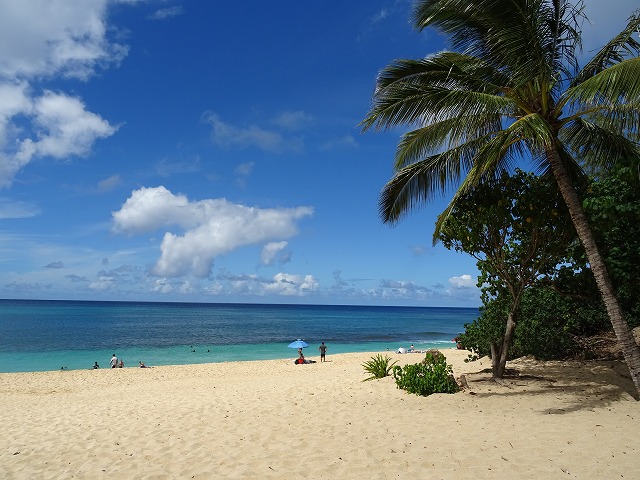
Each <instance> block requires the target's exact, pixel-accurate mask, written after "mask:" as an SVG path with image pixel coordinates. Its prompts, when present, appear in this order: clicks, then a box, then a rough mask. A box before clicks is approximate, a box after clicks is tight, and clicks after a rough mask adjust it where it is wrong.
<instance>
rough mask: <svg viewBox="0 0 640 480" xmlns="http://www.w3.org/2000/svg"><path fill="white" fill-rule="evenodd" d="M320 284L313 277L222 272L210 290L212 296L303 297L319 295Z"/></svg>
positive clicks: (289, 274) (281, 273)
mask: <svg viewBox="0 0 640 480" xmlns="http://www.w3.org/2000/svg"><path fill="white" fill-rule="evenodd" d="M319 289H320V284H319V282H318V281H317V280H316V279H315V277H314V276H313V275H296V274H291V273H284V272H280V273H277V274H276V275H274V276H273V277H271V278H265V277H260V276H259V275H255V274H251V275H238V274H231V273H229V272H222V273H220V274H219V275H217V276H216V282H215V283H214V284H213V285H211V287H210V288H209V294H211V295H238V294H239V295H244V296H249V295H251V296H258V297H261V296H266V295H275V296H283V297H303V296H309V295H313V294H315V293H317V292H318V291H319Z"/></svg>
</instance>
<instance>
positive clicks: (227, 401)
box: [0, 350, 640, 479]
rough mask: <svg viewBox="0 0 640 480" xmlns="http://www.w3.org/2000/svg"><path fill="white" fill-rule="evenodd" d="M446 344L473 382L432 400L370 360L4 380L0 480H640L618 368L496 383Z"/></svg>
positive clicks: (585, 366)
mask: <svg viewBox="0 0 640 480" xmlns="http://www.w3.org/2000/svg"><path fill="white" fill-rule="evenodd" d="M445 352H446V354H447V359H448V361H449V362H450V363H451V364H452V365H453V366H454V370H455V373H456V376H458V375H460V374H462V373H468V375H467V379H468V382H469V388H468V389H465V391H463V392H461V393H458V394H454V395H445V394H438V395H432V396H430V397H418V396H415V395H410V394H407V393H406V392H404V391H402V390H398V389H397V388H396V386H395V383H394V381H393V379H392V378H385V379H382V380H374V381H370V382H362V379H364V378H365V377H366V374H365V372H364V369H363V368H362V366H361V365H362V363H363V362H364V361H366V360H368V359H370V358H371V356H372V354H342V355H328V357H327V359H328V360H329V361H328V362H326V363H319V362H318V363H314V364H311V365H294V364H293V363H292V360H273V361H259V362H237V363H221V364H205V365H188V366H175V367H155V368H150V369H140V368H125V369H114V370H111V369H101V370H95V371H93V370H86V371H60V372H40V373H15V374H0V398H1V399H2V409H1V410H0V425H1V427H0V428H1V432H2V438H3V440H4V441H3V442H2V448H1V449H0V478H3V479H60V478H79V479H94V478H117V479H129V478H131V479H133V478H139V479H174V478H194V479H210V478H274V479H289V478H313V479H318V478H325V479H336V478H341V479H345V478H367V479H369V478H370V479H387V478H401V477H413V478H428V479H485V478H486V479H489V478H491V479H514V478H518V479H534V478H535V479H556V478H557V479H570V478H579V479H588V478H606V479H614V478H625V479H633V478H640V451H639V450H640V447H639V446H638V442H637V439H638V432H639V431H640V403H639V402H637V401H635V400H634V399H633V398H632V396H631V394H632V393H633V391H634V390H633V385H632V383H631V381H630V380H629V379H628V378H625V376H624V375H625V373H626V372H625V371H624V368H622V366H621V365H619V364H616V363H614V362H605V363H597V362H593V363H591V362H588V363H572V362H546V363H542V362H536V361H533V360H527V359H521V360H518V361H515V362H511V363H510V364H509V366H510V367H511V368H516V369H518V370H519V371H520V377H519V378H518V379H516V380H508V381H507V382H506V383H505V385H497V384H495V383H492V382H490V381H488V375H487V374H482V373H473V372H478V371H480V370H482V369H484V368H486V367H488V363H487V360H486V359H485V360H483V361H482V362H474V363H464V361H463V360H464V358H465V357H466V352H463V351H456V350H450V351H445ZM390 355H391V356H393V357H394V359H397V360H398V361H399V363H400V364H404V363H408V362H417V361H419V360H420V359H421V358H422V356H421V355H418V354H405V355H397V354H393V353H391V354H390ZM316 360H317V359H316Z"/></svg>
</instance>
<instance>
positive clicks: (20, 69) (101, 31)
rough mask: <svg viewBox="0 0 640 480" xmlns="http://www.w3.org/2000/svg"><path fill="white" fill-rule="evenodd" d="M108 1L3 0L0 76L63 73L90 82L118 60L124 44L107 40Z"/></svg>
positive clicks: (122, 53) (121, 55)
mask: <svg viewBox="0 0 640 480" xmlns="http://www.w3.org/2000/svg"><path fill="white" fill-rule="evenodd" d="M108 4H109V1H108V0H93V1H91V2H88V1H86V0H48V1H46V2H43V1H38V2H33V1H29V2H16V1H15V0H0V11H2V15H0V58H1V59H2V61H0V77H4V78H23V79H24V78H32V77H42V76H52V75H57V74H61V75H64V76H68V77H75V78H80V79H87V78H88V77H89V76H91V75H92V74H93V72H94V70H95V68H96V66H98V65H101V64H110V63H114V62H119V61H120V60H121V59H122V58H123V57H124V56H125V55H126V54H127V48H126V47H125V46H124V45H120V44H117V43H112V42H109V40H108V38H107V32H108V29H107V25H106V19H107V6H108Z"/></svg>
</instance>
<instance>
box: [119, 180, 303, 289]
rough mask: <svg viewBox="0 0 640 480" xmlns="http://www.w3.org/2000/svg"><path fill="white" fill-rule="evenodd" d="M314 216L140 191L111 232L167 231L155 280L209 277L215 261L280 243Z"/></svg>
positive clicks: (161, 191) (297, 210) (294, 210)
mask: <svg viewBox="0 0 640 480" xmlns="http://www.w3.org/2000/svg"><path fill="white" fill-rule="evenodd" d="M312 214H313V209H312V208H311V207H296V208H279V209H260V208H256V207H246V206H244V205H237V204H233V203H231V202H229V201H227V200H225V199H207V200H200V201H190V200H189V199H188V198H187V197H186V196H185V195H174V194H173V193H171V192H170V191H169V190H167V189H166V188H165V187H162V186H160V187H155V188H141V189H139V190H135V191H133V192H132V194H131V196H130V197H129V198H128V199H127V200H126V202H125V203H124V204H123V206H122V208H121V209H120V210H118V211H117V212H113V213H112V216H113V231H114V232H117V233H123V234H129V235H133V234H142V233H150V232H155V231H157V230H158V229H169V227H175V228H178V229H179V230H181V233H173V232H169V231H167V232H166V233H165V234H164V237H163V239H162V244H161V246H160V250H161V256H160V258H159V259H158V260H157V262H156V264H155V265H154V267H153V268H152V270H151V272H152V273H153V274H154V275H158V276H164V277H179V276H183V275H194V276H196V277H199V278H204V277H207V276H209V274H210V272H211V268H212V267H213V261H214V259H215V257H217V256H218V255H221V254H223V253H227V252H230V251H233V250H235V249H236V248H238V247H241V246H246V245H256V244H257V245H260V244H265V243H269V242H277V241H281V240H282V239H285V238H290V237H292V236H294V235H296V234H297V233H298V228H297V223H296V222H297V221H298V220H301V219H302V218H304V217H307V216H310V215H312Z"/></svg>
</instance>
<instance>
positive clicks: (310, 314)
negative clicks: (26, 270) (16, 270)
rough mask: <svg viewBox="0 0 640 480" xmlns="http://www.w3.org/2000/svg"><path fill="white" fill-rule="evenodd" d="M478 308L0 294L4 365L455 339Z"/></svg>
mask: <svg viewBox="0 0 640 480" xmlns="http://www.w3.org/2000/svg"><path fill="white" fill-rule="evenodd" d="M477 316H478V309H475V308H426V307H425V308H422V307H367V306H327V305H256V304H216V303H146V302H89V301H48V300H0V372H26V371H45V370H60V369H61V368H64V369H69V370H74V369H86V368H90V367H91V366H92V365H93V363H94V362H98V364H99V365H100V367H102V368H105V367H108V366H109V359H110V357H111V355H112V354H114V353H115V354H116V355H117V356H118V358H122V359H123V360H124V362H125V367H136V366H137V365H138V362H139V361H143V362H145V364H146V365H149V366H152V365H181V364H189V363H209V362H227V361H237V360H264V359H276V358H289V357H291V358H295V356H296V351H295V350H294V349H290V348H287V345H289V343H291V342H293V341H294V340H296V339H298V338H300V339H303V340H305V341H306V342H307V343H308V344H309V347H308V348H306V349H305V356H307V357H308V358H311V359H313V358H314V357H316V356H318V346H319V345H320V342H325V343H326V344H327V345H328V351H327V356H328V357H329V356H330V355H331V354H333V353H345V352H384V351H386V350H392V351H395V350H397V349H398V348H399V347H405V348H406V347H408V346H409V345H410V344H412V343H413V344H414V346H415V348H417V349H427V348H453V347H454V346H455V344H454V343H453V342H452V339H453V337H455V336H456V335H457V334H458V333H460V332H462V331H463V325H464V324H465V323H467V322H471V321H473V320H474V319H475V318H477Z"/></svg>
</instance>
